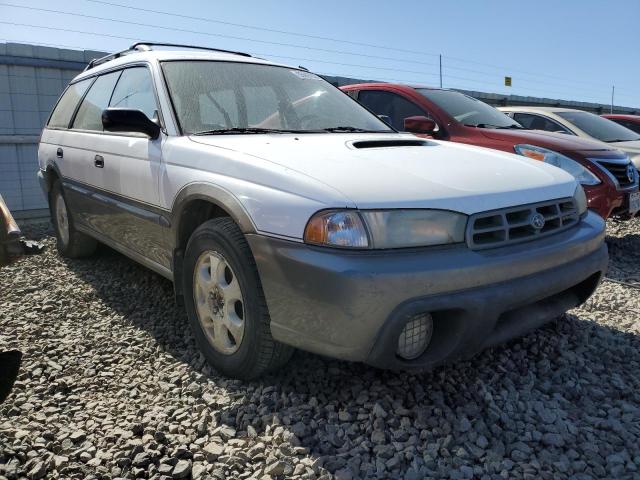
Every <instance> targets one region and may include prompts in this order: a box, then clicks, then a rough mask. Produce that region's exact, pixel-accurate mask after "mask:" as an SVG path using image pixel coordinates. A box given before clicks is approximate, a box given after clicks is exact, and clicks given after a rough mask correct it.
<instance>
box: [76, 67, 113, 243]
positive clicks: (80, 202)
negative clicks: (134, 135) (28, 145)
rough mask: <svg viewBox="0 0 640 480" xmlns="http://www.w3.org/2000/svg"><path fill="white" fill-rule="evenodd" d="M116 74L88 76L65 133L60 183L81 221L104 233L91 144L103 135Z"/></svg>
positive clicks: (99, 176) (100, 181)
mask: <svg viewBox="0 0 640 480" xmlns="http://www.w3.org/2000/svg"><path fill="white" fill-rule="evenodd" d="M119 76H120V72H119V71H116V72H111V73H107V74H104V75H100V76H98V77H96V78H95V79H92V80H93V83H92V85H91V87H90V88H89V90H88V91H87V93H86V94H85V96H84V98H83V99H82V102H81V103H80V106H79V107H78V109H77V111H76V114H75V116H74V119H73V121H72V124H71V129H70V130H69V131H68V133H67V140H68V141H67V142H66V143H67V145H66V147H65V151H64V156H65V164H66V167H67V172H68V173H65V174H64V175H65V177H67V178H66V179H65V184H64V186H65V192H67V197H68V201H69V202H70V208H71V210H72V211H73V212H74V214H75V215H76V216H78V217H79V220H80V222H81V223H82V224H84V225H85V226H86V227H89V228H90V229H92V230H94V231H96V232H98V233H105V230H104V222H103V221H102V220H103V218H104V215H105V209H104V205H102V203H101V202H99V201H98V198H97V197H96V193H97V192H99V191H100V189H101V188H102V185H103V178H102V171H101V170H100V169H98V168H96V165H95V145H96V143H99V141H100V138H101V137H102V136H103V128H102V111H103V110H104V109H105V108H107V106H108V105H109V100H110V98H111V94H112V93H113V88H114V86H115V84H116V82H117V81H118V78H119Z"/></svg>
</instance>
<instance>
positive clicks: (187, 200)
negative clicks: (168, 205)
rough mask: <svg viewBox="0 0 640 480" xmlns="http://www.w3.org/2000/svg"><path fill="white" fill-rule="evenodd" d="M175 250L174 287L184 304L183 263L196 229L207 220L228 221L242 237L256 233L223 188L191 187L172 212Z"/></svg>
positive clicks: (179, 197)
mask: <svg viewBox="0 0 640 480" xmlns="http://www.w3.org/2000/svg"><path fill="white" fill-rule="evenodd" d="M171 212H172V213H171V218H172V222H171V225H172V232H171V235H172V237H173V242H174V249H173V265H172V269H173V279H174V280H173V284H174V290H175V294H176V299H177V301H178V303H182V273H183V272H182V260H183V258H184V252H185V249H186V247H187V242H188V241H189V238H190V237H191V235H192V234H193V232H194V231H195V229H196V228H198V227H199V226H200V225H202V224H203V223H204V222H206V221H207V220H211V219H212V218H218V217H229V218H231V219H232V220H233V221H234V222H235V223H236V225H238V227H239V228H240V230H241V231H242V233H243V234H247V233H255V232H256V227H255V225H254V223H253V221H252V220H251V217H250V216H249V214H248V213H247V211H246V210H245V208H244V207H243V206H242V204H241V203H240V200H238V198H237V197H235V196H234V195H233V194H232V193H230V192H229V191H227V190H225V189H224V188H222V187H220V186H218V185H213V184H209V183H192V184H189V185H187V186H185V187H184V188H182V190H180V192H179V193H178V195H176V198H175V200H174V202H173V206H172V209H171Z"/></svg>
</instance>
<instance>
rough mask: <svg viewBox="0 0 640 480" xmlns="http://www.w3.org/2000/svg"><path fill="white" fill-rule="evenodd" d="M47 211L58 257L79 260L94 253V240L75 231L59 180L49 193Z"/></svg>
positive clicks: (95, 243)
mask: <svg viewBox="0 0 640 480" xmlns="http://www.w3.org/2000/svg"><path fill="white" fill-rule="evenodd" d="M49 209H50V210H51V221H52V223H53V228H54V230H55V232H56V239H57V242H56V246H57V248H58V252H59V253H60V255H62V256H63V257H67V258H81V257H88V256H89V255H91V254H93V253H94V252H95V251H96V247H97V245H98V243H97V242H96V240H94V239H93V238H91V237H89V236H88V235H85V234H84V233H81V232H79V231H77V230H76V229H75V227H74V224H73V215H72V214H71V212H70V211H69V210H68V208H67V202H66V198H65V194H64V189H63V188H62V184H61V183H60V181H59V180H56V181H55V182H54V184H53V186H52V187H51V192H49Z"/></svg>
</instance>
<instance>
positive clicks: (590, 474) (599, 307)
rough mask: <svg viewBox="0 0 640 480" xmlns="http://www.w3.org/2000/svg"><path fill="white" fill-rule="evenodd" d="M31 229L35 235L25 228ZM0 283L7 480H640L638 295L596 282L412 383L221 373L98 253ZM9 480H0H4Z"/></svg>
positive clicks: (624, 234) (179, 316)
mask: <svg viewBox="0 0 640 480" xmlns="http://www.w3.org/2000/svg"><path fill="white" fill-rule="evenodd" d="M608 228H609V239H608V241H609V245H610V252H611V255H612V259H611V267H610V273H609V275H610V276H611V277H612V278H613V279H617V280H620V281H624V282H635V283H640V221H638V220H636V221H634V222H632V223H625V224H619V223H610V224H609V226H608ZM28 231H29V230H28ZM30 233H31V235H32V236H33V235H38V234H39V235H40V236H41V237H42V238H43V239H44V242H45V243H46V245H47V247H48V249H47V251H46V253H44V254H42V255H38V256H32V257H28V258H25V259H23V260H22V261H20V262H19V263H17V264H14V265H12V266H10V267H6V268H3V269H2V270H1V271H0V350H2V349H8V348H11V347H17V348H19V349H20V350H22V351H23V352H24V354H25V356H24V362H23V368H22V372H21V375H20V378H19V381H18V382H17V384H16V387H15V389H14V391H13V393H12V394H11V396H10V397H9V399H8V400H7V401H6V402H5V403H4V404H3V405H2V406H0V477H2V476H4V477H7V478H19V477H25V476H27V477H29V478H45V477H46V478H116V477H126V478H133V477H141V478H191V477H193V478H215V479H225V478H259V479H265V480H266V479H271V478H306V479H332V478H335V479H340V480H345V479H352V478H354V479H355V478H401V479H406V480H408V479H422V478H429V477H432V478H454V479H464V478H482V479H491V478H531V479H534V478H535V479H538V478H543V479H557V478H575V479H582V478H584V479H587V478H640V370H639V367H640V298H639V297H640V290H638V289H634V288H631V287H629V286H627V285H623V284H620V283H614V282H610V281H607V282H604V283H603V284H602V285H601V286H600V288H599V289H598V291H597V293H596V294H595V295H594V297H593V298H592V299H591V300H590V301H589V302H588V303H587V304H586V305H584V306H583V307H582V308H580V309H576V310H574V311H572V312H571V313H570V314H569V315H567V317H566V318H563V319H562V320H560V321H559V322H557V323H553V324H550V325H548V326H546V327H544V328H543V329H541V330H539V331H537V332H535V333H533V334H531V335H529V336H527V337H525V338H522V339H520V340H517V341H514V342H511V343H510V344H508V345H506V346H503V347H498V348H494V349H491V350H489V351H486V352H484V353H482V354H480V355H479V356H477V357H476V358H475V359H473V360H472V361H467V362H460V363H457V364H455V365H451V366H447V367H443V368H439V369H437V370H435V371H434V372H431V373H428V374H421V375H411V374H402V373H401V374H398V373H389V372H381V371H378V370H375V369H373V368H370V367H367V366H364V365H359V364H349V363H345V362H339V361H333V360H328V359H325V358H321V357H318V356H315V355H311V354H306V353H302V352H297V353H296V355H295V356H294V358H293V359H292V361H291V362H290V364H289V365H288V366H287V367H286V368H285V369H284V370H283V371H282V372H281V373H279V374H277V375H273V376H270V377H267V378H265V379H263V380H262V381H261V382H254V383H241V382H238V381H231V380H227V379H225V378H221V377H220V376H219V375H218V374H216V373H215V372H214V371H212V370H211V369H210V368H209V367H208V366H207V365H206V364H205V363H204V361H203V358H202V356H201V355H200V354H199V353H198V351H197V350H196V348H195V345H194V342H193V339H192V337H191V334H190V332H189V330H188V328H185V325H186V319H185V314H184V313H183V311H182V310H181V309H180V308H177V307H175V306H174V305H173V303H172V300H171V295H172V286H171V284H170V283H169V282H168V281H166V280H164V279H162V278H161V277H159V276H157V275H155V274H153V273H151V272H149V271H147V270H145V269H144V268H142V267H139V266H138V265H136V264H135V263H133V262H132V261H129V260H127V259H126V258H124V257H122V256H121V255H119V254H117V253H115V252H113V251H111V250H109V249H107V248H102V249H101V250H100V251H99V253H98V254H97V255H96V257H95V258H92V259H88V260H81V261H71V260H63V259H61V258H60V257H59V256H57V254H56V253H55V247H54V242H53V239H52V238H51V237H50V236H49V235H50V233H47V231H46V230H44V229H41V230H40V231H38V229H37V228H31V230H30ZM2 478H3V477H2Z"/></svg>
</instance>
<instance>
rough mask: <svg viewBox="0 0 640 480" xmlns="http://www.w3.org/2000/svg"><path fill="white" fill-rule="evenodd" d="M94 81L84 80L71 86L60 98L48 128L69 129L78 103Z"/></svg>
mask: <svg viewBox="0 0 640 480" xmlns="http://www.w3.org/2000/svg"><path fill="white" fill-rule="evenodd" d="M92 81H93V79H91V78H88V79H86V80H82V81H81V82H78V83H74V84H72V85H69V88H67V89H66V90H65V92H64V94H63V95H62V97H60V100H59V101H58V104H57V105H56V107H55V109H54V110H53V113H52V114H51V118H49V123H47V127H56V128H68V127H69V122H70V121H71V117H72V116H73V112H75V111H76V107H77V106H78V102H79V101H80V99H81V98H82V96H83V95H84V92H85V91H86V90H87V88H89V85H91V82H92Z"/></svg>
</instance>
